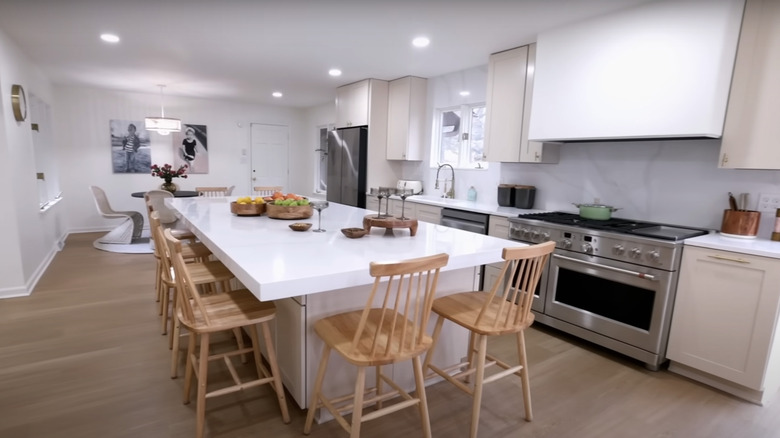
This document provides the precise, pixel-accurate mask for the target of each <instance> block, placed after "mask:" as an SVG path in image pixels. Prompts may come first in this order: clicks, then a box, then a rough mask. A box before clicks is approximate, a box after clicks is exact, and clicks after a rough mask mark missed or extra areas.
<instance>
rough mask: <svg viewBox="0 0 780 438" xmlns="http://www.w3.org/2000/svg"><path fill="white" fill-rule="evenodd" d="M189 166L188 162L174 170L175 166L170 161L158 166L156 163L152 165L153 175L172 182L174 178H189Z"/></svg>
mask: <svg viewBox="0 0 780 438" xmlns="http://www.w3.org/2000/svg"><path fill="white" fill-rule="evenodd" d="M188 167H189V166H187V165H186V164H182V165H181V166H179V168H178V169H176V170H174V169H173V166H171V165H170V164H168V163H165V164H163V165H162V166H158V165H156V164H153V165H152V176H157V177H160V178H162V179H164V180H165V182H166V183H169V184H170V182H171V180H172V179H173V178H187V174H186V172H187V168H188Z"/></svg>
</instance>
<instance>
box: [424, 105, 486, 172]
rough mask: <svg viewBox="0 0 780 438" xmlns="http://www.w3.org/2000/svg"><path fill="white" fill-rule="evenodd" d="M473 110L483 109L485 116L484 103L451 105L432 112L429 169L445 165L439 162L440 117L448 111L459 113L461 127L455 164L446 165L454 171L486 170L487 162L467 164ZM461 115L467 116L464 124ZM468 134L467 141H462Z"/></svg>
mask: <svg viewBox="0 0 780 438" xmlns="http://www.w3.org/2000/svg"><path fill="white" fill-rule="evenodd" d="M475 108H483V110H484V111H485V112H486V115H487V104H486V103H485V102H473V103H464V104H460V105H453V106H448V107H442V108H437V109H436V110H435V111H434V117H433V129H432V133H433V134H432V135H433V138H432V141H431V144H432V145H433V147H432V148H431V163H430V164H431V168H436V167H438V166H439V165H441V164H445V163H443V162H442V161H441V147H442V144H441V140H442V117H443V116H444V114H445V113H446V112H448V111H460V113H461V125H460V137H461V138H460V148H459V151H458V162H457V163H449V162H448V163H446V164H449V165H451V166H452V167H453V168H455V169H468V170H486V169H487V168H488V162H487V161H486V160H485V159H484V155H483V159H482V160H480V161H477V162H469V161H468V160H469V158H468V157H469V155H470V152H471V139H472V112H473V110H474V109H475ZM463 114H468V115H469V116H468V117H467V118H466V119H467V120H466V123H464V117H463V116H462V115H463ZM484 129H485V128H484V127H483V137H482V141H483V150H484V138H485V137H484ZM464 133H468V137H469V138H468V140H464V139H463V134H464Z"/></svg>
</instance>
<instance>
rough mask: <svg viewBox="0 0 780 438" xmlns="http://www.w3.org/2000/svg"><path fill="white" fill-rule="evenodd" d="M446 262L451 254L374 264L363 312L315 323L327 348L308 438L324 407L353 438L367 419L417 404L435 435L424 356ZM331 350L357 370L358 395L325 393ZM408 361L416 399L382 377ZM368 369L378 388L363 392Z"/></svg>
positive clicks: (425, 426)
mask: <svg viewBox="0 0 780 438" xmlns="http://www.w3.org/2000/svg"><path fill="white" fill-rule="evenodd" d="M448 260H449V256H448V255H447V254H438V255H434V256H429V257H421V258H416V259H410V260H406V261H402V262H394V263H376V262H372V263H371V264H370V265H369V272H370V274H371V276H372V277H374V285H373V287H372V289H371V293H370V294H369V296H368V300H367V301H366V305H365V307H364V308H363V310H356V311H353V312H346V313H341V314H337V315H333V316H329V317H327V318H323V319H320V320H319V321H317V322H316V323H314V331H315V332H316V333H317V335H318V336H319V337H320V338H321V339H322V341H323V342H324V344H325V348H324V349H323V351H322V359H321V361H320V366H319V370H318V371H317V379H316V381H315V383H314V392H313V394H312V399H311V405H310V406H309V413H308V415H307V416H306V425H305V426H304V429H303V433H304V434H307V435H308V434H309V433H310V432H311V426H312V422H313V421H314V413H315V411H316V410H317V408H319V407H321V406H324V407H325V408H327V409H328V411H330V413H331V414H333V416H334V417H335V418H336V421H338V423H339V424H340V425H341V426H342V427H343V428H344V429H345V430H346V431H347V432H348V433H349V434H350V437H352V438H356V437H359V436H360V425H361V423H363V422H364V421H368V420H372V419H375V418H378V417H381V416H384V415H387V414H390V413H393V412H396V411H398V410H400V409H404V408H407V407H412V406H417V407H418V408H419V410H420V417H422V418H421V419H422V428H423V434H424V436H426V437H430V436H431V425H430V420H429V418H428V404H427V401H426V398H425V383H424V380H423V373H422V364H421V360H420V356H422V355H423V354H424V353H425V351H427V350H428V348H429V347H430V345H431V342H432V341H431V338H430V337H429V336H428V335H427V334H426V333H425V329H426V326H427V323H428V318H429V316H430V312H431V304H432V303H433V297H434V294H435V293H436V285H437V282H438V279H439V270H440V269H441V268H442V267H443V266H445V265H446V264H447V261H448ZM382 282H386V284H381V288H380V283H382ZM375 298H376V300H377V301H375ZM374 302H382V307H381V308H372V305H373V303H374ZM331 350H335V351H336V353H338V354H339V355H340V356H342V357H343V358H344V359H345V360H346V361H347V362H349V363H351V364H352V365H355V366H357V380H356V383H355V391H354V393H352V394H350V395H347V396H341V397H335V398H326V397H325V396H324V395H323V394H322V383H323V381H324V379H325V371H326V369H327V366H328V359H329V357H330V352H331ZM409 359H411V360H412V364H413V368H414V377H415V379H414V380H415V384H416V386H417V394H416V397H412V396H411V395H410V394H408V393H407V392H406V391H404V390H403V389H402V388H401V387H400V386H399V385H398V384H396V383H395V382H393V381H392V380H391V379H390V378H389V377H387V376H386V375H385V374H383V373H382V368H381V367H382V366H383V365H387V364H397V363H399V362H401V361H405V360H409ZM366 367H376V387H374V388H370V389H368V390H366V389H365V384H366V382H365V380H366V379H365V377H366ZM383 383H387V384H388V385H389V386H390V387H391V388H393V391H389V392H383V390H382V384H383ZM371 393H374V396H373V397H371V398H369V399H365V398H364V397H365V395H367V394H371ZM397 395H400V396H401V397H402V398H403V401H400V402H398V403H395V404H392V405H390V406H387V407H383V406H382V402H383V401H385V400H387V399H390V398H393V397H396V396H397ZM350 401H351V403H350ZM345 403H346V404H345ZM371 403H376V406H377V410H376V411H375V412H372V413H369V414H367V415H365V416H363V407H364V406H366V405H367V404H371ZM348 410H352V423H351V424H350V423H347V421H346V420H345V419H344V417H343V413H345V412H346V411H348Z"/></svg>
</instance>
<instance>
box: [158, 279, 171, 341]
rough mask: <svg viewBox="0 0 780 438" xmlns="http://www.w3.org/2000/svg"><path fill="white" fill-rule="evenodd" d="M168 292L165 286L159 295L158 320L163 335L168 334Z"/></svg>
mask: <svg viewBox="0 0 780 438" xmlns="http://www.w3.org/2000/svg"><path fill="white" fill-rule="evenodd" d="M168 292H169V291H168V288H167V287H166V288H163V290H162V294H161V295H160V308H161V311H160V322H161V326H162V327H161V328H162V334H163V335H166V334H168V310H169V308H168V305H169V303H170V294H169V293H168Z"/></svg>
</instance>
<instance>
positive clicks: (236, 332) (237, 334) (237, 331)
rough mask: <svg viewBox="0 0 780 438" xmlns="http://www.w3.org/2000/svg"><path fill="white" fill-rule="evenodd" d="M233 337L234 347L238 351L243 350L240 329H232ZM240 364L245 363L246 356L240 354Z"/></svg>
mask: <svg viewBox="0 0 780 438" xmlns="http://www.w3.org/2000/svg"><path fill="white" fill-rule="evenodd" d="M233 336H234V337H235V338H236V345H238V349H239V350H243V349H244V334H243V333H241V329H240V328H234V329H233ZM241 363H244V364H245V363H247V359H246V354H243V353H241Z"/></svg>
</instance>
